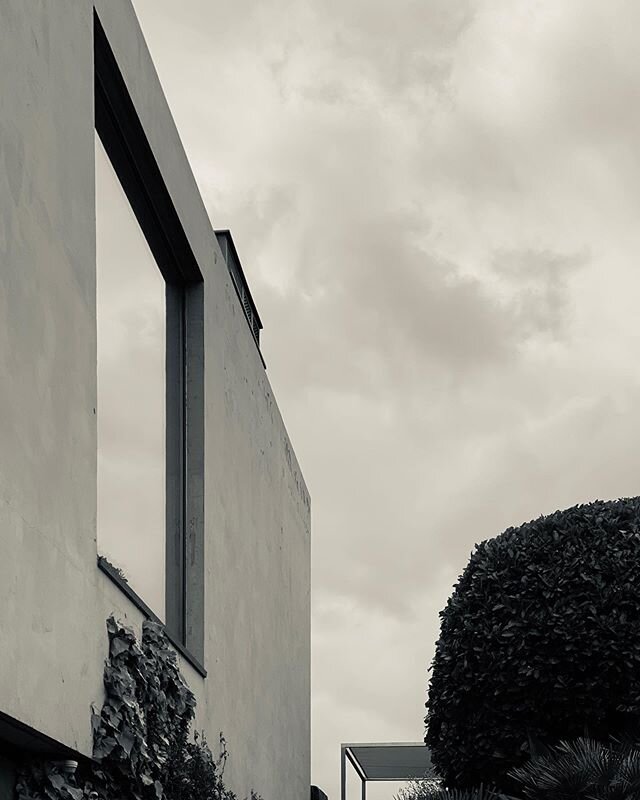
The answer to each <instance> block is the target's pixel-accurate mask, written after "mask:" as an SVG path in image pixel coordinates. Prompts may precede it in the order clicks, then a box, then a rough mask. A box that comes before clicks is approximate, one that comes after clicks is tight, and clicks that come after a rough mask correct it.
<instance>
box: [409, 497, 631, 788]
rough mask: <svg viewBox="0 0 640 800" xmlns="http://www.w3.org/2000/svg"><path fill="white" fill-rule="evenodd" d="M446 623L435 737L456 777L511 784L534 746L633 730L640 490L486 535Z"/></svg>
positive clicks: (443, 767)
mask: <svg viewBox="0 0 640 800" xmlns="http://www.w3.org/2000/svg"><path fill="white" fill-rule="evenodd" d="M440 618H441V631H440V638H439V640H438V643H437V646H436V654H435V658H434V660H433V664H432V668H431V669H432V676H431V680H430V684H429V699H428V702H427V717H426V720H425V722H426V726H427V733H426V736H425V741H426V743H427V745H428V746H429V747H430V748H431V752H432V760H433V764H434V766H435V768H436V770H437V771H438V773H439V774H440V776H441V777H442V778H443V780H444V783H445V785H447V786H449V787H451V788H454V787H457V788H465V787H470V786H474V785H478V784H480V783H481V782H482V783H485V784H486V783H493V784H495V785H497V786H498V787H503V788H508V787H509V785H510V783H509V780H508V779H507V778H506V772H507V771H508V770H509V769H511V768H513V767H514V766H517V765H519V764H521V763H523V762H524V761H525V760H526V758H527V755H528V753H529V748H530V743H531V742H542V743H545V744H553V743H555V742H558V741H560V740H561V739H569V738H573V737H577V736H581V735H584V734H585V732H586V733H588V735H589V736H591V737H594V738H601V739H605V738H607V737H608V736H609V735H612V734H613V735H615V734H616V733H618V732H622V731H623V730H626V731H628V730H629V727H633V726H635V720H636V719H637V718H638V717H639V716H640V498H637V497H635V498H629V499H622V500H617V501H609V502H604V501H596V502H594V503H590V504H588V505H581V506H575V507H574V508H570V509H567V510H566V511H557V512H555V513H554V514H551V515H549V516H547V517H541V518H540V519H537V520H534V521H532V522H529V523H527V524H525V525H522V526H520V527H519V528H509V529H508V530H506V531H505V532H504V533H503V534H501V535H500V536H498V537H496V538H495V539H489V540H487V541H485V542H482V543H481V544H479V545H478V546H477V547H476V548H475V550H474V552H473V553H472V554H471V558H470V560H469V563H468V565H467V567H466V569H465V570H464V572H463V574H462V575H461V576H460V578H459V580H458V583H457V584H456V586H455V587H454V591H453V594H452V596H451V598H450V599H449V601H448V603H447V606H446V608H445V609H444V610H443V611H442V612H441V613H440Z"/></svg>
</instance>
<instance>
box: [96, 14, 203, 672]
mask: <svg viewBox="0 0 640 800" xmlns="http://www.w3.org/2000/svg"><path fill="white" fill-rule="evenodd" d="M94 75H95V94H94V97H95V128H96V132H97V134H98V136H99V137H100V140H101V142H102V144H103V146H104V149H105V151H106V153H107V156H108V157H109V159H110V161H111V164H112V166H113V168H114V170H115V173H116V175H117V177H118V179H119V181H120V183H121V185H122V188H123V190H124V192H125V195H126V197H127V199H128V201H129V203H130V205H131V208H132V210H133V212H134V214H135V216H136V218H137V220H138V224H139V225H140V229H141V230H142V232H143V234H144V236H145V238H146V240H147V243H148V245H149V248H150V249H151V252H152V254H153V257H154V259H155V261H156V263H157V265H158V268H159V270H160V272H161V274H162V276H163V278H164V280H165V285H166V306H167V331H166V376H167V394H166V431H167V438H166V559H165V561H166V592H165V597H166V600H165V629H166V632H167V635H168V636H169V638H170V639H171V641H172V643H173V644H174V645H175V646H176V648H177V649H178V650H179V651H180V652H181V653H182V654H183V655H184V656H185V657H186V658H187V659H188V660H189V661H190V662H191V663H192V664H193V666H194V667H195V668H196V669H197V670H198V671H199V672H200V673H201V674H202V675H203V676H206V670H205V669H204V666H203V662H204V287H203V277H202V273H201V272H200V268H199V266H198V263H197V260H196V258H195V255H194V253H193V250H192V248H191V245H190V243H189V240H188V238H187V235H186V233H185V231H184V228H183V226H182V223H181V222H180V219H179V216H178V213H177V211H176V209H175V206H174V205H173V201H172V200H171V196H170V194H169V191H168V189H167V186H166V184H165V182H164V179H163V177H162V173H161V172H160V168H159V166H158V163H157V161H156V158H155V156H154V154H153V151H152V149H151V145H150V144H149V141H148V139H147V136H146V134H145V131H144V127H143V125H142V122H141V121H140V118H139V116H138V114H137V111H136V109H135V106H134V103H133V101H132V99H131V96H130V94H129V92H128V89H127V86H126V82H125V80H124V77H123V75H122V73H121V71H120V69H119V67H118V63H117V60H116V58H115V55H114V53H113V50H112V48H111V46H110V44H109V41H108V39H107V36H106V34H105V31H104V28H103V27H102V24H101V22H100V19H99V17H98V15H97V13H96V12H95V11H94ZM98 566H99V567H100V569H102V571H103V572H104V573H105V574H106V575H108V577H109V578H110V579H111V580H112V581H113V582H114V583H116V584H117V585H118V586H119V587H120V589H121V590H122V591H123V592H124V593H125V594H126V595H127V596H128V597H129V598H130V599H131V600H132V602H134V603H135V604H136V605H137V607H138V608H139V609H140V610H141V611H142V612H143V613H144V614H145V616H147V617H148V618H150V619H155V620H156V621H158V618H157V617H156V615H155V614H153V612H151V610H150V609H149V608H148V606H147V605H146V604H145V603H144V601H143V600H142V599H141V598H140V597H139V596H138V595H137V594H136V592H135V591H134V590H133V589H132V588H131V587H130V586H129V585H128V584H127V583H126V582H124V581H122V579H121V578H120V576H119V575H118V573H117V572H116V571H114V570H113V569H110V568H109V565H108V562H106V561H105V559H102V558H100V557H98Z"/></svg>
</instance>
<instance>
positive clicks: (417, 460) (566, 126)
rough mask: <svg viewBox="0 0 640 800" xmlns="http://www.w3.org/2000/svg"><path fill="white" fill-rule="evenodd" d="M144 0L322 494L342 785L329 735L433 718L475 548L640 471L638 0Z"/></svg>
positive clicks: (330, 705) (410, 732)
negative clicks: (638, 411)
mask: <svg viewBox="0 0 640 800" xmlns="http://www.w3.org/2000/svg"><path fill="white" fill-rule="evenodd" d="M135 5H136V8H137V10H138V12H139V14H140V18H141V22H142V26H143V29H144V31H145V33H146V35H147V38H148V41H149V44H150V48H151V51H152V54H153V56H154V58H155V60H156V63H157V66H158V71H159V74H160V77H161V80H162V82H163V85H164V86H165V89H166V92H167V95H168V99H169V102H170V105H171V107H172V109H173V112H174V115H175V118H176V121H177V124H178V127H179V129H180V132H181V135H182V137H183V140H184V143H185V148H186V150H187V153H188V155H189V158H190V161H191V163H192V165H193V168H194V172H195V174H196V177H197V180H198V183H199V185H200V187H201V190H202V193H203V196H204V198H205V202H206V204H207V207H208V209H209V212H210V214H211V217H212V219H213V221H214V223H215V225H216V226H217V227H230V228H231V229H232V230H233V232H234V237H235V239H236V242H237V245H238V248H239V251H240V255H241V257H242V260H243V265H244V267H245V271H246V273H247V275H248V276H249V280H250V283H251V286H252V291H253V293H254V296H255V298H256V301H257V303H258V307H259V309H260V312H261V316H262V318H263V320H264V322H265V330H264V339H263V340H264V352H265V357H266V360H267V364H268V371H269V376H270V379H271V381H272V384H273V386H274V388H275V391H276V394H277V396H278V400H279V404H280V406H281V408H282V411H283V416H284V418H285V420H286V423H287V426H288V428H289V431H290V433H291V435H292V439H293V442H294V444H295V447H296V451H297V453H298V456H299V458H300V461H301V463H302V466H303V469H304V472H305V476H306V479H307V481H308V483H309V486H310V488H311V491H312V496H313V509H314V522H313V526H314V527H313V530H314V544H313V547H314V552H313V556H314V627H313V635H314V669H313V685H314V723H313V724H314V781H315V782H317V783H318V784H320V785H321V786H323V787H324V788H325V789H327V790H328V791H329V794H330V795H331V796H336V794H337V781H338V774H339V772H338V763H337V757H338V745H339V743H340V741H345V740H358V739H359V740H367V739H369V740H375V739H381V740H382V739H386V740H388V739H399V740H401V739H414V738H415V739H417V738H420V736H421V734H422V716H423V707H422V704H423V702H424V688H425V686H426V679H427V676H426V673H425V670H426V667H427V664H428V662H429V659H430V658H431V652H432V647H433V642H434V640H435V638H436V636H437V632H438V618H437V612H438V610H439V609H440V608H441V607H442V606H443V605H444V603H445V601H446V598H447V595H448V593H449V592H450V589H451V586H452V584H453V582H454V580H455V578H456V577H457V575H458V574H459V573H460V571H461V570H462V569H463V567H464V564H465V562H466V559H467V557H468V554H469V552H470V551H471V549H472V547H473V544H474V543H475V542H477V541H479V540H480V539H483V538H486V537H487V536H491V535H495V534H497V533H499V532H500V531H501V530H502V529H504V528H505V527H507V526H508V525H512V524H518V523H519V522H523V521H525V520H527V519H530V518H532V517H535V516H537V515H538V514H540V513H545V512H549V511H552V510H554V509H555V508H557V507H563V506H567V505H570V504H572V503H575V502H579V501H585V500H589V499H594V498H595V497H598V496H600V497H614V496H617V495H623V494H634V493H636V492H637V491H638V488H637V485H636V483H635V481H634V476H635V475H637V474H638V472H639V469H638V468H639V466H640V465H639V464H638V456H637V455H636V454H637V453H638V452H640V447H639V445H640V423H638V422H637V421H636V419H635V417H636V415H635V414H634V409H635V407H637V400H638V396H639V392H640V378H639V376H638V374H637V373H636V371H635V368H634V366H633V365H634V364H635V361H636V351H637V347H638V345H639V344H640V334H639V333H638V330H639V328H638V324H637V322H636V318H637V308H636V306H637V302H636V300H635V298H636V296H637V293H638V292H640V273H638V270H637V253H638V252H640V233H638V232H637V225H636V216H637V211H638V198H637V192H636V189H635V186H636V184H637V178H638V160H637V156H636V153H635V149H636V144H635V142H636V140H637V134H638V132H640V131H639V128H640V117H639V115H640V111H639V110H638V109H639V108H640V107H639V106H638V104H637V103H636V102H635V94H636V89H635V87H636V86H637V84H638V80H639V79H640V74H639V73H640V59H639V58H638V56H637V46H636V43H635V39H634V31H635V30H637V23H638V15H639V14H640V8H637V7H635V6H633V7H632V6H631V5H630V4H629V3H628V2H624V0H616V2H614V3H610V4H602V3H599V2H596V0H587V1H586V2H585V1H584V0H580V1H578V0H570V2H566V3H563V4H547V5H545V4H533V5H532V4H531V3H528V2H526V1H525V0H517V1H516V2H512V1H510V2H506V0H504V2H503V0H469V2H462V0H459V1H458V0H454V2H445V1H444V0H442V2H440V0H436V2H430V3H417V2H414V1H413V0H402V2H400V3H394V4H390V3H387V2H383V1H382V0H375V2H364V0H342V1H341V2H337V0H329V2H327V3H309V2H302V3H299V2H295V3H294V2H292V0H270V1H269V2H267V3H264V4H258V3H254V2H248V1H247V0H241V2H237V1H236V2H231V0H223V2H219V3H216V4H215V7H212V6H211V4H210V3H208V2H205V1H204V0H185V2H184V3H183V4H181V5H180V7H178V5H177V4H175V3H173V2H170V0H136V2H135ZM231 746H232V743H231ZM385 792H386V794H385V796H388V790H387V789H384V788H383V790H381V792H380V794H379V796H380V797H382V794H383V793H385ZM376 796H377V795H376V794H375V792H373V793H372V798H373V800H376Z"/></svg>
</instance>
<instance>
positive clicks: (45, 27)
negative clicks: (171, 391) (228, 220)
mask: <svg viewBox="0 0 640 800" xmlns="http://www.w3.org/2000/svg"><path fill="white" fill-rule="evenodd" d="M96 9H97V11H98V14H99V15H100V19H101V21H102V24H103V26H104V28H105V31H106V33H107V36H108V38H109V40H110V43H111V46H112V48H113V50H114V52H115V54H116V57H117V59H118V61H119V65H120V68H121V70H122V72H123V75H124V77H125V80H126V82H127V85H128V88H129V91H130V94H131V96H132V99H133V101H134V103H135V105H136V109H137V112H138V114H139V116H140V118H141V120H142V122H143V124H144V126H145V128H146V131H147V135H148V137H149V140H150V143H151V146H152V149H153V151H154V154H155V156H156V159H157V161H158V164H159V166H160V169H161V171H162V173H163V177H164V179H165V182H166V184H167V187H168V189H169V192H170V194H171V196H172V199H173V202H174V204H175V206H176V209H177V211H178V214H179V216H180V218H181V221H182V224H183V226H184V228H185V231H186V233H187V235H188V237H189V240H190V243H191V246H192V249H193V251H194V253H195V255H196V258H197V260H198V263H199V266H200V269H201V271H202V273H203V275H204V285H205V381H206V385H205V405H206V408H205V448H206V454H205V462H206V465H205V488H206V501H205V573H206V585H205V667H206V669H207V670H208V677H207V678H206V679H203V678H201V677H200V676H199V675H198V674H197V673H196V671H195V670H193V669H192V668H191V667H190V666H189V665H188V664H187V663H184V662H183V670H184V673H185V676H186V677H187V679H188V681H189V683H190V685H191V687H192V689H193V690H194V692H195V693H196V696H197V698H198V710H197V717H198V718H197V725H198V726H199V727H200V728H204V729H205V731H206V732H207V734H208V737H209V739H210V741H211V742H212V743H214V742H216V741H217V737H218V733H219V732H220V731H221V730H222V731H224V734H225V736H226V738H227V741H228V746H229V750H230V754H231V755H230V760H229V763H228V766H227V777H228V779H229V782H230V784H231V785H232V788H234V789H235V790H236V791H237V792H238V794H239V795H240V796H244V795H245V794H247V793H248V791H249V789H250V788H255V789H256V790H257V791H259V792H260V793H261V794H262V795H263V796H264V797H265V800H288V799H289V798H290V800H294V798H295V800H303V798H304V800H306V798H307V797H308V791H309V780H310V773H309V769H310V766H309V764H310V754H309V747H310V719H309V717H310V703H309V694H310V676H309V665H310V653H309V651H310V630H309V628H310V624H309V623H310V619H309V617H310V604H309V586H310V563H309V561H310V538H309V537H310V531H309V518H310V512H309V495H308V493H307V490H306V487H305V485H304V481H303V478H302V476H301V473H300V469H299V467H298V464H297V462H296V459H295V455H294V454H293V450H292V448H291V444H290V442H289V440H288V437H287V434H286V430H285V428H284V425H283V422H282V419H281V417H280V414H279V411H278V408H277V405H276V402H275V400H274V397H273V394H272V392H271V389H270V386H269V383H268V380H267V377H266V374H265V371H264V368H263V366H262V363H261V361H260V357H259V354H258V352H257V350H256V347H255V344H254V342H253V339H252V337H251V333H250V331H249V328H248V326H247V324H246V321H245V319H244V316H243V313H242V310H241V307H240V304H239V302H238V300H237V297H236V295H235V292H234V290H233V286H232V284H231V280H230V278H229V276H228V273H227V270H226V267H225V265H224V262H223V259H222V256H221V254H220V252H219V250H218V247H217V243H216V240H215V236H214V234H213V232H212V230H211V225H210V222H209V219H208V217H207V214H206V211H205V209H204V206H203V203H202V200H201V198H200V195H199V193H198V190H197V187H196V184H195V181H194V179H193V176H192V174H191V171H190V169H189V165H188V162H187V160H186V156H185V154H184V151H183V149H182V146H181V144H180V140H179V137H178V133H177V131H176V130H175V126H174V124H173V121H172V119H171V115H170V112H169V109H168V107H167V105H166V102H165V99H164V96H163V94H162V90H161V88H160V85H159V83H158V79H157V76H156V73H155V70H154V68H153V64H152V62H151V59H150V56H149V54H148V51H147V48H146V46H145V44H144V39H143V37H142V34H141V32H140V29H139V26H138V24H137V20H136V19H135V15H134V13H133V10H132V7H131V4H130V2H129V0H97V2H96ZM92 15H93V3H92V2H90V0H55V2H53V1H52V0H48V1H47V2H43V1H42V0H4V2H2V3H0V97H2V113H1V114H0V636H1V638H2V644H3V656H2V658H1V659H0V712H4V713H6V714H8V715H10V716H12V717H13V718H15V719H17V720H19V721H20V722H23V723H26V724H27V725H30V726H32V727H34V728H36V729H37V730H40V731H42V732H43V733H45V734H46V735H48V736H50V737H52V738H54V739H56V740H57V741H59V742H61V743H63V744H65V745H68V746H70V747H72V748H74V749H77V750H78V751H80V752H83V753H86V754H90V752H91V731H90V704H91V702H92V701H94V702H95V701H97V702H98V703H99V702H100V701H101V697H102V668H103V663H104V658H105V655H106V644H107V641H106V630H105V624H104V623H105V618H106V616H107V615H108V614H109V613H111V612H112V611H113V612H115V613H116V615H117V616H119V617H120V618H122V619H126V620H128V621H129V622H131V623H132V624H134V625H135V626H136V627H139V625H140V622H141V620H142V616H141V614H140V612H139V611H138V610H137V609H136V608H134V607H133V606H132V604H131V603H130V602H129V600H128V599H127V598H125V597H124V596H123V595H122V594H121V593H120V591H119V590H118V588H117V587H116V586H114V585H113V584H111V583H110V582H109V580H108V579H107V578H106V576H104V575H103V574H102V573H101V572H99V570H98V569H97V566H96V530H95V525H96V418H95V407H96V361H95V359H96V323H95V217H94V165H93V158H94V149H93V148H94V132H93V56H92V47H93V34H92ZM265 324H266V325H268V324H269V320H266V321H265ZM274 324H277V322H275V323H274Z"/></svg>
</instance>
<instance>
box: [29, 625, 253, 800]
mask: <svg viewBox="0 0 640 800" xmlns="http://www.w3.org/2000/svg"><path fill="white" fill-rule="evenodd" d="M107 633H108V635H109V658H108V659H107V661H106V663H105V668H104V688H105V700H104V704H103V706H102V709H101V710H100V712H99V713H98V712H97V711H96V710H95V709H94V710H93V713H92V727H93V761H92V762H88V763H83V764H81V765H79V767H78V769H77V771H76V773H75V775H72V774H70V773H69V772H66V771H65V770H64V768H63V767H61V766H60V765H59V763H57V762H45V763H36V764H33V765H31V766H29V768H28V769H26V770H24V771H23V772H22V774H21V775H20V777H19V780H18V783H17V786H16V793H17V796H18V800H45V798H46V799H47V800H236V795H235V794H234V793H233V792H232V791H231V790H230V789H228V788H227V787H226V786H225V784H224V781H223V773H224V766H225V763H226V760H227V755H228V754H227V749H226V742H225V740H224V737H223V736H222V734H221V735H220V744H221V754H220V756H219V758H218V759H216V758H214V756H213V753H212V752H211V748H210V747H209V745H208V743H207V741H206V738H205V737H204V735H203V734H198V733H197V732H195V733H194V734H193V737H192V736H191V735H190V731H191V724H192V722H193V718H194V713H195V706H196V701H195V697H194V695H193V692H192V691H191V690H190V689H189V687H188V685H187V683H186V682H185V680H184V678H183V676H182V674H181V672H180V670H179V668H178V663H177V658H176V654H175V652H174V651H173V649H172V648H171V647H170V645H169V642H168V641H167V638H166V636H165V634H164V630H163V628H162V626H161V625H159V624H158V623H155V622H152V621H146V622H145V623H144V624H143V627H142V639H141V641H140V642H138V640H137V638H136V636H135V634H134V632H133V631H132V630H131V628H128V627H126V626H124V625H122V624H120V623H119V622H117V621H116V620H115V619H114V617H113V616H111V617H109V619H108V620H107ZM251 800H261V798H260V797H259V795H257V794H255V793H254V792H252V793H251Z"/></svg>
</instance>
